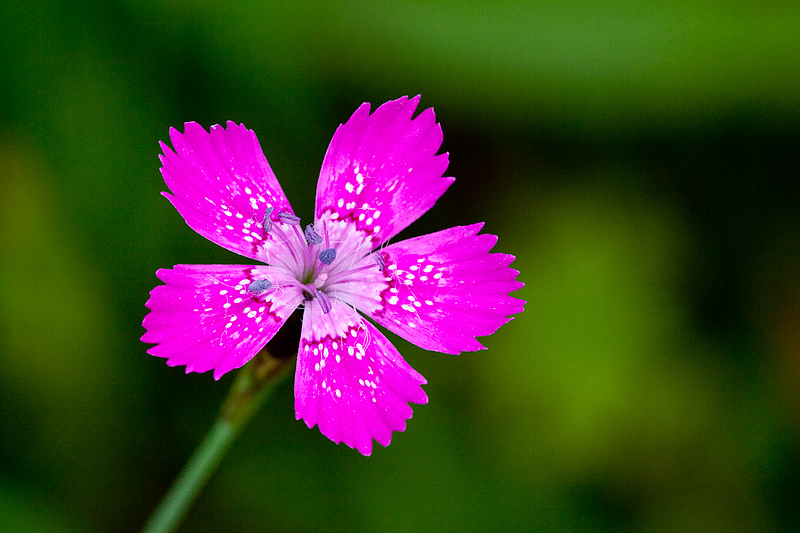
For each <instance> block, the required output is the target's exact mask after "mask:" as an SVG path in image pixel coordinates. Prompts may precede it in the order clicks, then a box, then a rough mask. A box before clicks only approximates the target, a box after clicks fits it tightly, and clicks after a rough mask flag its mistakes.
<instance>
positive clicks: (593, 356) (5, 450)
mask: <svg viewBox="0 0 800 533" xmlns="http://www.w3.org/2000/svg"><path fill="white" fill-rule="evenodd" d="M420 93H421V94H422V104H421V105H422V106H423V107H430V106H433V107H434V108H435V109H436V112H437V117H438V119H439V120H440V121H441V123H442V125H443V129H444V145H443V150H444V151H448V152H449V153H450V160H451V165H450V169H449V171H448V175H451V176H455V177H456V178H457V179H456V182H455V184H454V185H453V186H452V187H451V189H450V190H449V191H448V193H447V194H446V195H445V196H444V197H443V198H442V199H441V200H440V201H439V202H438V203H437V205H436V206H435V208H434V209H433V210H432V211H430V212H429V213H428V214H426V215H425V216H424V217H423V218H422V219H421V220H420V221H419V222H418V223H416V224H414V225H413V226H412V227H411V228H409V229H408V230H407V231H405V232H403V234H402V235H401V237H400V238H404V237H408V236H413V235H420V234H423V233H427V232H430V231H434V230H438V229H443V228H445V227H448V226H452V225H459V224H467V223H472V222H478V221H486V223H487V224H486V231H488V232H490V233H494V234H497V235H499V242H498V244H497V247H496V250H497V251H501V252H506V253H511V254H514V255H516V256H517V260H516V261H515V262H514V267H515V268H516V269H518V270H519V271H520V276H519V279H520V280H522V281H523V282H524V283H525V284H526V286H525V288H524V289H522V290H520V291H519V292H518V293H517V296H519V297H520V298H523V299H525V300H527V302H528V303H527V305H526V310H525V312H524V313H522V314H521V315H519V316H518V317H516V319H515V320H514V321H512V322H511V323H509V324H508V325H506V326H504V327H503V328H501V329H500V331H499V332H498V333H496V334H495V335H493V336H491V337H487V338H484V339H483V342H484V344H485V345H486V346H487V347H488V350H487V351H481V352H477V353H464V354H461V355H459V356H456V357H451V356H445V355H440V354H434V353H426V352H424V351H422V350H419V349H417V348H415V347H414V346H412V345H410V344H408V343H407V342H405V341H403V340H400V339H398V338H397V337H396V336H393V335H390V339H391V340H392V341H393V342H395V343H396V345H397V346H398V347H399V349H400V351H401V352H402V353H403V354H404V355H405V357H406V358H407V360H408V361H409V362H410V363H411V364H412V365H413V366H414V367H415V368H417V369H418V370H419V371H420V372H421V373H422V374H423V375H424V376H425V377H426V378H427V379H428V382H429V384H428V385H426V387H425V390H426V391H427V394H428V396H429V398H430V402H429V404H428V405H425V406H415V408H414V417H413V418H412V419H411V420H410V421H409V423H408V429H407V430H406V431H405V432H404V433H396V434H395V435H394V438H393V443H392V444H391V446H390V447H388V448H386V449H384V448H382V447H380V446H377V447H376V449H375V451H374V453H373V455H372V457H369V458H364V457H362V456H361V455H360V454H359V453H357V452H355V451H353V450H350V449H349V448H346V447H344V446H343V445H340V446H336V445H334V444H333V443H331V442H330V441H329V440H328V439H326V438H325V437H323V436H322V435H321V434H320V433H319V431H318V430H317V429H313V430H309V429H307V428H306V427H305V424H304V423H302V422H299V421H296V420H295V417H294V409H293V395H292V386H291V383H286V384H284V385H283V386H281V387H280V388H279V389H278V390H277V391H276V393H275V395H274V396H273V397H272V398H271V399H270V401H269V402H268V404H267V405H266V406H265V408H264V409H263V410H262V412H260V413H259V414H258V415H257V416H256V418H255V419H254V420H253V421H252V422H251V424H250V425H249V426H248V427H247V428H246V429H245V431H244V432H243V434H242V435H241V436H240V438H239V440H238V441H237V442H236V443H235V444H234V446H233V448H232V450H231V452H230V453H229V454H228V455H227V456H226V458H225V459H224V460H223V462H222V464H221V467H220V469H219V470H218V471H217V473H216V474H215V475H214V477H213V478H212V479H211V482H210V483H209V485H208V486H207V488H206V490H205V491H204V492H203V493H202V495H201V497H200V498H199V500H198V501H197V503H196V505H195V506H194V507H193V508H192V510H191V511H190V513H189V515H188V517H187V520H186V522H185V524H184V526H183V529H182V530H183V531H187V532H188V531H204V532H205V531H240V532H257V531H258V532H260V531H337V530H338V531H502V530H515V531H526V530H527V531H536V530H545V531H581V530H592V531H597V530H600V531H617V530H622V531H633V530H635V531H638V530H644V531H765V530H768V531H797V530H800V455H799V454H800V4H798V3H797V2H796V1H784V2H780V1H774V2H763V3H758V2H745V1H728V2H714V1H710V0H702V1H691V2H690V1H683V0H679V1H649V2H648V1H607V2H603V1H591V0H573V1H556V0H552V1H542V2H492V3H489V2H486V3H476V2H466V1H465V2H456V1H450V2H410V3H389V2H386V3H380V2H332V3H330V4H327V3H326V4H323V3H319V2H288V3H284V4H282V5H277V4H275V3H271V2H261V1H253V0H239V1H237V2H227V1H221V0H217V1H213V2H203V1H195V0H165V1H160V2H151V1H147V2H146V1H143V0H106V1H103V2H89V1H85V0H60V1H59V0H50V1H48V0H38V1H36V0H34V1H23V0H5V1H4V2H0V531H4V532H5V531H26V532H28V531H30V532H36V531H41V532H73V531H87V532H100V531H136V530H138V529H139V528H140V527H141V526H142V524H143V523H144V522H145V520H146V518H147V516H148V514H149V513H150V511H151V510H152V509H153V508H154V507H155V505H156V504H157V502H158V501H159V500H160V498H161V496H162V495H163V493H164V492H165V491H166V489H167V488H168V486H169V485H170V483H171V481H172V480H173V478H174V477H175V475H176V474H177V472H178V471H179V469H180V467H181V466H182V464H183V463H184V462H185V460H186V459H187V458H188V457H189V456H190V454H191V453H192V451H193V449H194V447H195V446H196V445H197V444H198V442H199V441H200V440H201V438H202V436H203V434H204V433H205V431H206V430H207V429H208V427H209V426H210V424H211V422H212V420H213V419H214V417H215V415H216V412H217V409H218V408H219V405H220V403H221V401H222V399H223V398H224V397H225V394H226V393H227V390H228V388H229V387H230V384H231V382H232V375H228V376H225V377H224V378H223V379H221V380H220V381H219V382H215V381H214V380H213V378H212V376H211V375H210V374H202V375H198V374H191V375H185V374H184V372H183V370H182V369H181V368H169V367H167V366H166V364H165V363H164V361H163V360H161V359H157V358H154V357H151V356H149V355H147V354H146V353H145V350H146V348H147V345H144V344H143V343H141V342H140V341H139V337H140V336H141V335H142V333H143V332H144V331H143V329H142V327H141V322H142V319H143V317H144V315H145V313H146V309H145V307H144V303H145V301H146V300H147V298H148V293H149V291H150V290H151V289H152V288H153V286H155V285H156V284H157V283H158V280H157V278H156V277H155V271H156V270H157V269H158V268H163V267H171V266H173V265H175V264H178V263H188V264H192V263H240V262H242V260H241V259H240V258H239V257H237V256H236V255H234V254H232V253H230V252H228V251H226V250H224V249H222V248H220V247H217V246H216V245H214V244H211V243H210V242H208V241H206V240H205V239H203V238H202V237H200V236H199V235H197V234H195V233H194V232H193V231H192V230H191V229H189V228H188V227H187V226H186V224H185V223H184V222H183V220H182V219H181V217H180V216H179V215H178V214H177V212H176V211H175V210H174V209H173V208H172V206H171V205H169V203H168V202H167V201H166V200H165V199H164V198H163V197H161V196H160V195H159V192H160V191H163V190H165V188H166V187H165V185H164V182H163V180H162V178H161V176H160V174H159V170H158V169H159V166H160V165H159V161H158V158H157V154H158V153H159V151H160V149H159V146H158V141H159V140H168V129H169V127H171V126H175V127H178V128H180V129H182V124H183V122H184V121H190V120H195V121H198V122H200V123H201V124H203V125H204V126H206V127H208V126H210V125H212V124H215V123H223V122H224V121H226V120H235V121H237V122H243V123H244V124H245V125H246V126H248V127H249V128H252V129H253V130H255V132H256V134H257V135H258V138H259V140H260V143H261V146H262V147H263V149H264V151H265V153H266V155H267V158H268V159H269V161H270V163H271V165H272V167H273V169H274V170H275V172H276V174H277V176H278V178H279V179H280V181H281V183H282V185H283V188H284V191H286V193H287V195H288V196H289V199H290V201H291V202H292V204H293V206H294V207H295V211H296V212H297V213H298V214H299V215H301V216H303V217H305V218H308V217H310V216H311V214H312V210H313V201H314V191H315V184H316V179H317V176H318V172H319V166H320V163H321V161H322V157H323V155H324V153H325V150H326V148H327V145H328V142H329V141H330V137H331V135H332V134H333V132H334V130H335V128H336V126H337V125H338V124H339V123H340V122H344V121H345V120H347V118H348V117H349V116H350V114H351V113H352V112H353V111H354V110H355V109H356V108H357V107H358V105H359V104H361V103H362V102H364V101H368V102H371V103H372V104H373V105H378V104H380V103H382V102H384V101H387V100H389V99H393V98H397V97H399V96H402V95H405V94H408V95H415V94H420ZM244 262H246V261H244Z"/></svg>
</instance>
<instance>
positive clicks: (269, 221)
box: [264, 206, 274, 233]
mask: <svg viewBox="0 0 800 533" xmlns="http://www.w3.org/2000/svg"><path fill="white" fill-rule="evenodd" d="M273 209H274V207H272V206H269V207H267V210H266V211H265V212H264V233H269V232H270V231H272V219H271V218H270V217H269V216H270V215H271V214H272V210H273Z"/></svg>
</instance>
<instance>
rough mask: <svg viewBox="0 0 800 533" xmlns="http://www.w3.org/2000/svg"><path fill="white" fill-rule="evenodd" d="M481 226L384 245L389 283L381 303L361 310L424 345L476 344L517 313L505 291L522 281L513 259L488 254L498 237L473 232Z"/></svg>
mask: <svg viewBox="0 0 800 533" xmlns="http://www.w3.org/2000/svg"><path fill="white" fill-rule="evenodd" d="M482 227H483V224H473V225H471V226H459V227H455V228H450V229H446V230H444V231H439V232H436V233H431V234H429V235H424V236H422V237H417V238H414V239H409V240H407V241H403V242H400V243H397V244H392V245H390V246H387V247H386V248H384V249H383V250H382V251H381V253H382V254H383V257H384V260H385V262H386V265H387V266H386V270H385V272H386V278H387V286H386V288H385V289H384V290H383V291H382V293H381V300H382V302H381V305H380V306H379V307H377V308H375V309H370V310H365V312H367V313H368V315H369V316H370V317H371V318H373V319H374V320H375V321H376V322H378V323H379V324H381V325H383V326H385V327H386V328H388V329H390V330H391V331H393V332H394V333H397V334H398V335H400V336H401V337H403V338H404V339H406V340H408V341H410V342H413V343H414V344H416V345H417V346H420V347H422V348H425V349H427V350H435V351H438V352H444V353H450V354H457V353H460V352H462V351H465V350H466V351H473V350H481V349H483V346H482V345H481V344H480V343H479V342H478V341H477V340H476V339H475V337H480V336H483V335H490V334H492V333H494V332H495V331H497V329H498V328H499V327H500V326H502V325H503V324H505V323H506V322H508V321H509V320H511V318H509V317H510V316H511V315H514V314H516V313H520V312H522V309H523V305H524V303H525V302H524V301H522V300H519V299H517V298H514V297H512V296H509V293H510V292H513V291H515V290H517V289H519V288H521V287H522V286H523V284H522V283H521V282H519V281H516V277H517V274H519V272H517V271H516V270H514V269H512V268H509V266H508V265H509V264H510V263H511V261H513V260H514V257H513V256H511V255H506V254H490V253H489V250H491V249H492V247H493V246H494V244H495V242H497V237H495V236H494V235H485V234H484V235H478V232H479V231H480V229H481V228H482Z"/></svg>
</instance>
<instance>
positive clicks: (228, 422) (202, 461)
mask: <svg viewBox="0 0 800 533" xmlns="http://www.w3.org/2000/svg"><path fill="white" fill-rule="evenodd" d="M292 361H293V359H291V358H290V359H276V358H274V357H272V356H271V355H269V353H267V352H266V350H262V351H261V352H260V353H259V354H258V355H256V357H254V358H253V359H252V360H251V361H250V362H249V363H248V364H247V365H245V366H244V367H243V368H242V369H241V370H240V371H239V373H238V374H237V376H236V380H235V381H234V383H233V387H232V388H231V391H230V393H229V394H228V398H227V399H226V400H225V403H224V404H223V405H222V409H221V410H220V412H219V415H218V416H217V419H216V421H215V422H214V425H212V426H211V429H210V430H209V432H208V433H207V434H206V436H205V437H204V438H203V441H202V442H201V443H200V445H199V446H198V447H197V449H196V450H195V452H194V455H192V457H191V459H189V462H188V463H186V465H185V466H184V467H183V470H181V473H180V474H178V477H177V479H176V480H175V482H174V483H173V485H172V487H171V488H170V489H169V492H167V494H166V496H164V499H163V500H161V504H159V506H158V508H156V510H155V511H154V512H153V515H152V516H151V517H150V520H148V522H147V524H145V526H144V529H143V530H142V533H167V532H170V531H175V529H176V528H177V527H178V526H179V525H180V523H181V521H182V520H183V517H184V516H185V515H186V512H187V511H188V510H189V507H191V505H192V503H193V502H194V500H195V499H196V498H197V495H198V494H199V493H200V491H201V490H202V488H203V486H205V484H206V482H207V481H208V479H209V478H210V477H211V474H212V473H214V470H216V468H217V466H218V465H219V463H220V461H221V460H222V457H223V456H224V455H225V452H227V451H228V448H230V445H231V443H232V442H233V440H234V439H235V438H236V435H238V434H239V431H240V430H241V429H242V427H244V425H245V424H246V423H247V422H248V421H249V420H250V418H252V416H253V415H254V414H255V413H256V412H257V411H258V408H259V407H260V406H261V404H263V403H264V400H266V398H267V397H269V395H270V393H271V392H272V391H273V390H274V389H275V386H276V385H278V383H280V382H281V381H282V380H283V378H284V377H286V376H287V375H289V372H288V371H287V370H288V369H290V368H291V365H290V364H289V363H291V362H292Z"/></svg>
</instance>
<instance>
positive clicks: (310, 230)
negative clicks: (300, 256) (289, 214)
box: [306, 224, 322, 246]
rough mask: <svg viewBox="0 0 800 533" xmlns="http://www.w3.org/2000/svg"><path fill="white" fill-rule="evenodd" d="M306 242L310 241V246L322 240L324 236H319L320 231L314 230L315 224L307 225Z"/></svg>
mask: <svg viewBox="0 0 800 533" xmlns="http://www.w3.org/2000/svg"><path fill="white" fill-rule="evenodd" d="M306 242H308V244H309V245H310V246H314V245H315V244H319V243H321V242H322V237H320V236H319V233H317V232H316V231H314V226H312V225H311V224H309V225H308V226H306Z"/></svg>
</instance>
